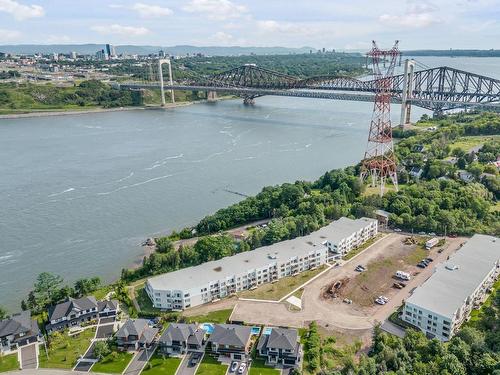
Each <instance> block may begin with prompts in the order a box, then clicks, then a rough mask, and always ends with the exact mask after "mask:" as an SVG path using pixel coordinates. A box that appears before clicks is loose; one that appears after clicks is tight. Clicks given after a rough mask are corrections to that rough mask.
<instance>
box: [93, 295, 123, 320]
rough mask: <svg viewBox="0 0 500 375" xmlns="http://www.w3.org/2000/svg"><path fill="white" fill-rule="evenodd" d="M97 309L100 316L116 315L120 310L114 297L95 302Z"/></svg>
mask: <svg viewBox="0 0 500 375" xmlns="http://www.w3.org/2000/svg"><path fill="white" fill-rule="evenodd" d="M97 311H98V312H99V317H100V318H104V317H109V316H116V315H117V314H118V312H119V311H120V305H119V304H118V301H117V300H116V299H112V300H104V301H99V302H97Z"/></svg>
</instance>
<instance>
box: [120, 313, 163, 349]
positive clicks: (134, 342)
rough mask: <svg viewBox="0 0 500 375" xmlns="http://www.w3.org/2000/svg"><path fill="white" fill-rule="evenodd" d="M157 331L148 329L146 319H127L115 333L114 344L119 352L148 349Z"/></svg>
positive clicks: (156, 329) (151, 328)
mask: <svg viewBox="0 0 500 375" xmlns="http://www.w3.org/2000/svg"><path fill="white" fill-rule="evenodd" d="M158 331H159V329H158V328H153V327H150V326H149V324H148V321H147V320H146V319H129V320H127V321H126V322H125V324H124V325H123V326H121V328H120V329H119V330H118V332H116V343H117V346H118V349H120V350H138V349H140V348H149V347H150V346H151V344H153V342H154V341H155V339H156V335H157V334H158Z"/></svg>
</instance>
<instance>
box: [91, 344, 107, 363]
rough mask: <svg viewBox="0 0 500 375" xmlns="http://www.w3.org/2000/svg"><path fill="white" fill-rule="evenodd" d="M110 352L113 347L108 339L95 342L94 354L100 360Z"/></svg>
mask: <svg viewBox="0 0 500 375" xmlns="http://www.w3.org/2000/svg"><path fill="white" fill-rule="evenodd" d="M110 353H111V349H110V347H109V344H108V343H107V342H106V341H96V342H95V343H94V355H95V357H96V358H97V359H98V360H99V361H100V360H102V359H103V358H104V357H106V356H107V355H108V354H110Z"/></svg>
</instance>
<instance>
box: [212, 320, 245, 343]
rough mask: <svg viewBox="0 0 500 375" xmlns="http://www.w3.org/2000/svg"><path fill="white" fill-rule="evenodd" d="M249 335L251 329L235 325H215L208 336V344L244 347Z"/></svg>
mask: <svg viewBox="0 0 500 375" xmlns="http://www.w3.org/2000/svg"><path fill="white" fill-rule="evenodd" d="M250 335H251V328H250V327H246V326H240V325H237V324H216V325H215V326H214V331H213V333H212V334H211V335H210V339H209V341H210V342H213V343H217V344H219V345H231V346H239V347H244V346H246V344H247V343H248V340H249V339H250Z"/></svg>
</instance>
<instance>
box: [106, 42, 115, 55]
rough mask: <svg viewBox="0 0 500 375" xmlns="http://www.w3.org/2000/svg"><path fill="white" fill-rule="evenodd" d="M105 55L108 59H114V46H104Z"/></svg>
mask: <svg viewBox="0 0 500 375" xmlns="http://www.w3.org/2000/svg"><path fill="white" fill-rule="evenodd" d="M106 54H107V55H108V57H109V58H112V57H116V51H115V46H114V45H112V44H106Z"/></svg>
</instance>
